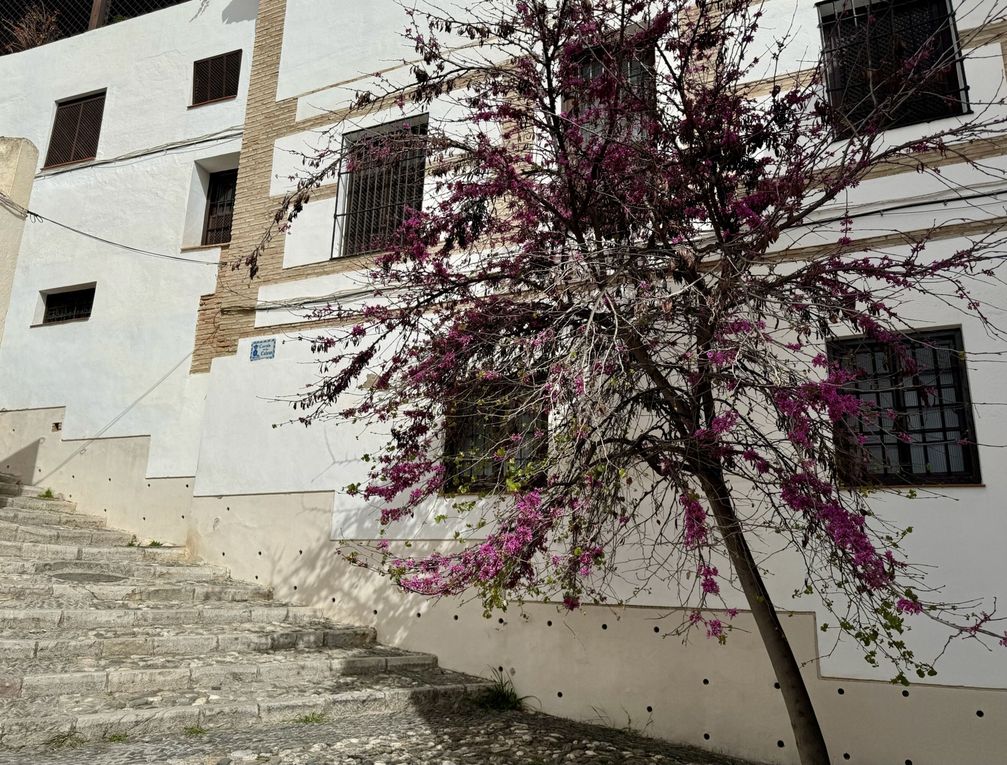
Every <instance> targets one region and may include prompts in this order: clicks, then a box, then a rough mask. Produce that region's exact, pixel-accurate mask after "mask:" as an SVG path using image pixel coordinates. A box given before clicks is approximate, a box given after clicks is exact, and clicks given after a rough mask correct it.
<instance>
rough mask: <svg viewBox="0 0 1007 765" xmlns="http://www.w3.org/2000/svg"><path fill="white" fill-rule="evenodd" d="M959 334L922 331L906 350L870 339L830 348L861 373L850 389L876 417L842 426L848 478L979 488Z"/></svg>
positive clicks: (838, 441)
mask: <svg viewBox="0 0 1007 765" xmlns="http://www.w3.org/2000/svg"><path fill="white" fill-rule="evenodd" d="M964 355H965V354H964V346H963V344H962V334H961V330H958V329H951V330H941V331H932V332H916V333H913V334H912V335H911V337H910V338H909V340H908V341H907V342H906V343H905V344H904V346H903V348H902V349H895V348H893V347H891V346H889V345H887V344H881V343H876V342H873V341H871V340H866V339H850V340H838V341H835V342H832V343H830V344H829V356H830V358H831V359H832V360H833V361H837V362H839V363H840V364H841V365H842V366H844V367H845V368H847V369H849V370H851V371H854V372H856V373H857V377H856V379H854V380H853V381H851V382H850V383H849V385H848V386H847V388H846V390H847V391H848V392H851V393H853V394H855V395H856V396H857V397H858V398H859V399H861V400H862V401H864V402H866V403H867V404H868V405H869V408H870V409H872V410H873V411H874V412H875V413H876V414H864V415H858V416H856V417H851V418H848V419H847V420H846V421H844V422H843V423H841V424H840V425H838V426H837V430H836V444H837V447H838V449H839V452H840V455H841V460H840V463H841V470H842V473H843V475H844V480H846V482H847V483H848V484H850V485H866V484H874V483H881V484H898V485H926V484H954V483H979V481H980V480H981V477H980V473H979V451H978V448H977V446H976V437H975V427H974V424H973V420H972V403H971V399H970V397H969V385H968V377H967V374H966V369H965V360H964Z"/></svg>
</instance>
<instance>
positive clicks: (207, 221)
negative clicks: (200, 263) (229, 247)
mask: <svg viewBox="0 0 1007 765" xmlns="http://www.w3.org/2000/svg"><path fill="white" fill-rule="evenodd" d="M228 192H229V193H230V198H229V199H228V198H227V196H228ZM237 196H238V171H237V169H234V170H221V171H218V172H216V173H210V177H209V180H208V182H207V186H206V212H205V213H204V215H203V236H202V238H201V239H200V245H201V246H202V247H219V246H222V245H225V244H229V243H230V241H231V235H232V233H233V226H234V205H235V202H236V201H237ZM218 197H219V198H218ZM216 208H220V209H222V210H224V211H223V212H221V211H219V210H218V209H216ZM216 219H220V220H216Z"/></svg>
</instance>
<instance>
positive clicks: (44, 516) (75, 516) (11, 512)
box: [0, 507, 106, 529]
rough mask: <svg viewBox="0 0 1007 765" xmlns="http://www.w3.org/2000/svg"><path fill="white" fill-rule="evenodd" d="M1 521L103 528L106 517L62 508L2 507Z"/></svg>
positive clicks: (0, 509)
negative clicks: (28, 508)
mask: <svg viewBox="0 0 1007 765" xmlns="http://www.w3.org/2000/svg"><path fill="white" fill-rule="evenodd" d="M0 521H6V522H7V523H23V524H25V525H28V526H66V527H67V528H74V529H103V528H105V525H106V524H105V519H104V518H99V517H98V516H96V515H84V514H83V513H67V512H62V511H60V510H25V509H23V508H20V507H0Z"/></svg>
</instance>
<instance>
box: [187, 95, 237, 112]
mask: <svg viewBox="0 0 1007 765" xmlns="http://www.w3.org/2000/svg"><path fill="white" fill-rule="evenodd" d="M236 100H238V96H237V95H234V96H224V97H223V98H214V99H213V100H212V101H201V102H200V103H198V104H189V109H190V110H191V109H200V108H202V107H204V106H213V104H226V103H227V102H228V101H236Z"/></svg>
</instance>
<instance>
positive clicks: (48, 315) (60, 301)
mask: <svg viewBox="0 0 1007 765" xmlns="http://www.w3.org/2000/svg"><path fill="white" fill-rule="evenodd" d="M94 290H95V288H94V285H92V286H90V287H84V288H83V289H71V290H66V291H62V292H47V293H44V294H43V296H42V297H43V299H44V300H45V313H44V314H43V315H42V323H43V324H59V323H60V322H64V321H77V320H82V319H87V318H90V316H91V307H92V306H93V305H94Z"/></svg>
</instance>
